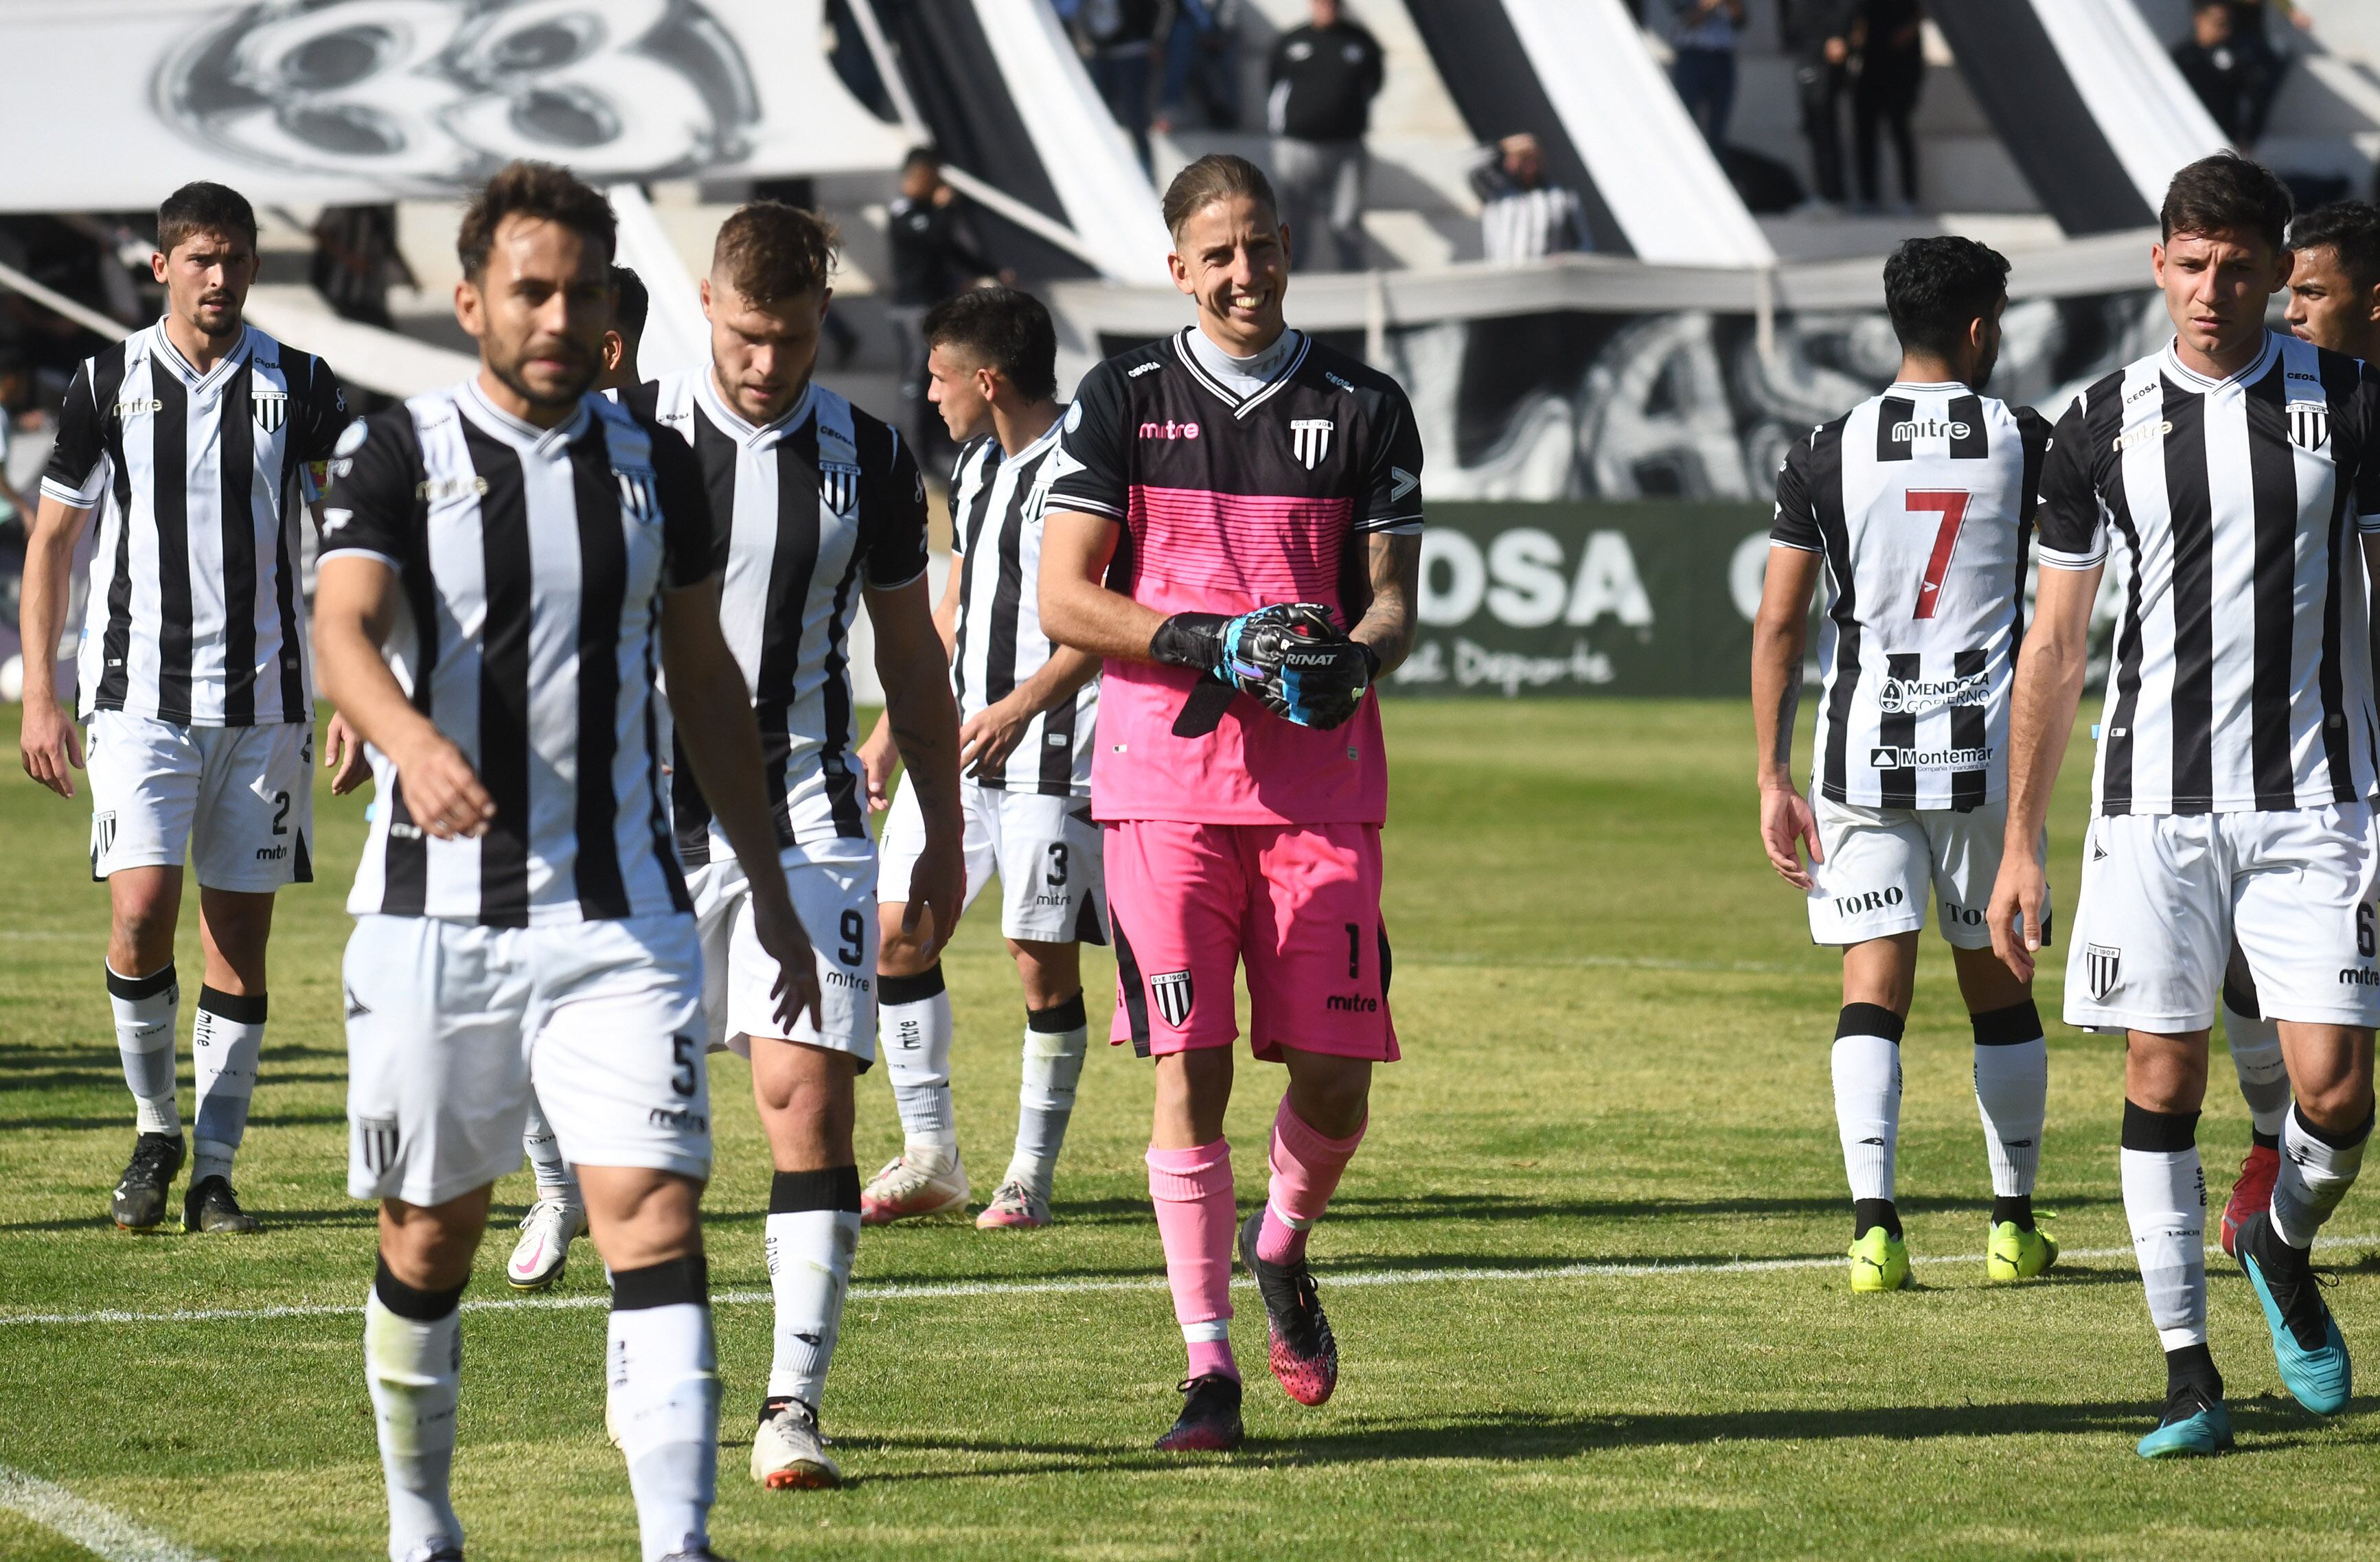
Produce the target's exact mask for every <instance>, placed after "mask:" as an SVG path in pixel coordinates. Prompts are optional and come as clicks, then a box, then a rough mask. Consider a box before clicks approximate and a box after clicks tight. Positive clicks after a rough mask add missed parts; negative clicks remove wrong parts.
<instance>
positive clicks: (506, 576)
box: [463, 418, 537, 927]
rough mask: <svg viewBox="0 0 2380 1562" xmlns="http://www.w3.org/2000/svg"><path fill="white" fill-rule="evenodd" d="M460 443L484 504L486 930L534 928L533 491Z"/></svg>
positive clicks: (474, 428)
mask: <svg viewBox="0 0 2380 1562" xmlns="http://www.w3.org/2000/svg"><path fill="white" fill-rule="evenodd" d="M463 439H464V443H465V445H466V447H467V449H468V451H469V454H470V463H471V469H472V471H473V472H474V473H475V474H476V475H477V476H478V478H480V481H481V482H482V483H483V484H485V485H486V486H485V487H484V488H483V489H482V490H480V558H481V569H482V570H483V572H484V574H483V576H482V578H483V580H484V582H485V587H484V594H485V598H486V602H487V611H486V619H485V624H484V626H483V627H482V628H481V630H480V763H479V771H480V785H481V786H482V787H484V788H485V789H486V790H487V793H488V798H489V800H490V801H491V802H492V803H493V804H494V805H495V810H496V812H495V817H493V818H492V819H491V820H489V821H488V831H487V833H486V834H485V835H483V836H481V837H480V924H481V925H482V926H490V927H525V926H528V853H529V837H530V834H531V821H530V818H529V787H530V781H529V769H530V766H531V765H532V763H533V762H534V761H533V759H532V756H531V752H530V748H529V662H530V655H529V628H530V624H531V623H532V621H533V618H534V615H535V612H536V595H537V593H536V564H535V562H534V560H533V559H532V558H531V556H530V552H529V518H528V483H527V481H526V479H525V478H524V476H523V473H522V470H521V461H520V456H519V454H518V453H516V451H514V450H513V448H512V447H511V446H510V445H507V444H505V443H504V442H502V441H500V440H498V439H496V438H495V437H494V436H493V435H491V434H488V433H485V432H483V431H482V430H480V428H479V426H478V425H477V424H475V423H473V422H472V421H471V420H470V419H469V418H465V419H464V420H463Z"/></svg>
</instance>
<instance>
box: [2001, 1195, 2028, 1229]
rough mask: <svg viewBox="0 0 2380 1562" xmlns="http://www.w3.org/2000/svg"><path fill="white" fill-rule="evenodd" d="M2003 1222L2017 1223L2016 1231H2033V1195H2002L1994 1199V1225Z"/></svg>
mask: <svg viewBox="0 0 2380 1562" xmlns="http://www.w3.org/2000/svg"><path fill="white" fill-rule="evenodd" d="M2003 1220H2013V1221H2015V1222H2016V1229H2018V1230H2020V1231H2030V1230H2032V1229H2033V1195H2032V1194H2031V1193H2002V1194H1999V1195H1997V1196H1996V1197H1994V1198H1993V1200H1992V1224H1993V1225H1995V1226H1997V1225H1998V1224H1999V1223H2000V1222H2001V1221H2003Z"/></svg>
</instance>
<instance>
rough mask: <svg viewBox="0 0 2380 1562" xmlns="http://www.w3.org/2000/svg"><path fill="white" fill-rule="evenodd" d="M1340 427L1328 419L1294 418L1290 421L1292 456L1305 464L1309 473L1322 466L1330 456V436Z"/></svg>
mask: <svg viewBox="0 0 2380 1562" xmlns="http://www.w3.org/2000/svg"><path fill="white" fill-rule="evenodd" d="M1338 427H1339V425H1338V424H1336V423H1333V422H1332V421H1330V419H1329V418H1291V419H1290V420H1289V449H1290V454H1293V455H1294V456H1296V457H1297V458H1298V460H1299V461H1301V462H1303V463H1304V464H1305V469H1306V470H1307V471H1309V472H1311V471H1312V470H1314V468H1316V467H1317V466H1321V465H1322V462H1323V458H1324V457H1325V456H1328V455H1329V454H1330V434H1331V431H1332V430H1335V429H1337V428H1338Z"/></svg>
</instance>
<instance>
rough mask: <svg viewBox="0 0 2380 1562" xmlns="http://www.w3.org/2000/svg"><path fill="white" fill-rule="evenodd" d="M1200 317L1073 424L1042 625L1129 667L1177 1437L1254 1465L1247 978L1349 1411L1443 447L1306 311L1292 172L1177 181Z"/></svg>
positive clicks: (1130, 778)
mask: <svg viewBox="0 0 2380 1562" xmlns="http://www.w3.org/2000/svg"><path fill="white" fill-rule="evenodd" d="M1164 212H1165V221H1166V227H1167V229H1168V231H1169V232H1171V233H1172V236H1173V249H1172V254H1171V255H1170V256H1169V257H1168V263H1169V264H1170V265H1171V266H1172V272H1173V279H1174V285H1175V286H1177V287H1179V288H1180V289H1181V290H1182V291H1183V292H1184V293H1186V294H1188V295H1189V296H1190V297H1192V298H1194V299H1196V301H1197V308H1198V314H1197V323H1196V324H1195V325H1193V326H1192V327H1190V328H1189V329H1187V330H1184V331H1182V332H1180V333H1176V334H1174V335H1172V336H1170V337H1168V338H1166V339H1165V340H1163V341H1160V342H1156V343H1152V344H1150V345H1147V346H1145V347H1141V348H1137V349H1135V351H1132V352H1129V353H1125V354H1123V355H1121V356H1119V357H1112V358H1110V359H1108V360H1107V361H1106V362H1105V363H1103V364H1100V365H1099V367H1098V368H1096V369H1093V370H1092V371H1091V372H1090V374H1089V375H1088V376H1087V377H1086V378H1085V380H1084V381H1083V383H1082V387H1081V390H1080V392H1079V393H1078V394H1077V396H1076V398H1075V403H1074V405H1073V406H1071V407H1069V408H1068V410H1067V413H1066V418H1065V433H1064V435H1063V438H1062V445H1061V462H1060V467H1059V471H1058V475H1057V480H1056V481H1055V482H1054V483H1053V484H1052V485H1051V487H1050V499H1049V515H1048V518H1047V520H1046V521H1045V522H1044V523H1043V535H1042V542H1041V621H1042V624H1043V626H1044V627H1045V628H1046V629H1047V630H1048V631H1049V633H1050V636H1052V637H1053V638H1055V639H1056V640H1058V641H1059V642H1060V643H1061V644H1062V645H1069V646H1074V647H1077V648H1080V649H1083V650H1087V651H1089V652H1092V653H1093V654H1095V655H1098V656H1101V657H1104V658H1105V659H1106V671H1105V673H1104V676H1103V679H1102V683H1101V687H1100V693H1099V704H1100V710H1099V753H1098V757H1097V758H1096V759H1095V761H1094V763H1093V768H1092V774H1091V803H1092V810H1093V812H1094V813H1095V814H1096V815H1097V817H1099V821H1100V823H1101V825H1102V826H1103V827H1104V829H1106V832H1107V851H1106V869H1107V874H1108V890H1109V895H1110V910H1111V917H1112V929H1113V935H1114V938H1115V951H1116V976H1117V999H1118V1001H1117V1003H1116V1010H1115V1022H1114V1028H1113V1030H1112V1032H1111V1040H1113V1041H1116V1042H1119V1043H1121V1042H1123V1041H1127V1040H1128V1041H1130V1042H1131V1043H1132V1044H1133V1047H1134V1050H1135V1052H1137V1053H1140V1054H1141V1055H1143V1056H1147V1055H1150V1054H1154V1055H1155V1056H1156V1059H1157V1063H1156V1072H1157V1081H1156V1087H1157V1099H1156V1113H1155V1124H1154V1129H1153V1132H1152V1133H1151V1136H1150V1139H1151V1142H1150V1144H1149V1150H1148V1181H1149V1193H1150V1196H1151V1197H1152V1198H1153V1199H1154V1200H1155V1202H1156V1205H1157V1224H1158V1231H1159V1234H1160V1237H1161V1238H1162V1240H1163V1242H1164V1247H1165V1266H1166V1274H1167V1277H1168V1279H1169V1280H1170V1281H1171V1282H1172V1289H1173V1309H1174V1316H1175V1318H1176V1319H1177V1321H1178V1322H1179V1323H1180V1324H1181V1326H1182V1336H1183V1339H1184V1344H1185V1345H1186V1347H1187V1349H1188V1354H1189V1371H1188V1373H1187V1374H1185V1380H1184V1383H1183V1391H1184V1396H1185V1398H1184V1403H1183V1409H1182V1415H1181V1418H1180V1420H1179V1421H1177V1422H1176V1423H1174V1425H1173V1427H1172V1430H1171V1431H1169V1432H1168V1433H1167V1434H1166V1435H1164V1436H1163V1437H1161V1438H1160V1439H1159V1441H1158V1447H1160V1448H1168V1449H1180V1450H1205V1449H1220V1448H1228V1447H1233V1446H1234V1445H1235V1444H1237V1443H1238V1441H1239V1439H1240V1435H1241V1422H1240V1398H1241V1396H1240V1377H1239V1368H1238V1366H1237V1365H1236V1363H1235V1362H1233V1357H1232V1346H1231V1334H1230V1320H1231V1316H1232V1301H1231V1289H1230V1287H1231V1269H1232V1241H1233V1238H1232V1229H1233V1207H1232V1159H1231V1146H1230V1145H1229V1144H1226V1143H1225V1142H1224V1139H1223V1111H1224V1107H1225V1106H1226V1104H1227V1103H1228V1102H1229V1100H1230V1098H1231V1089H1232V1043H1233V1039H1234V1038H1235V1037H1236V1036H1237V1035H1238V1024H1237V1021H1236V1019H1235V1017H1234V1014H1233V1001H1232V979H1233V967H1234V966H1235V965H1239V964H1241V963H1245V966H1246V968H1247V977H1248V996H1249V1000H1250V1006H1251V1010H1252V1013H1253V1020H1252V1032H1253V1034H1252V1035H1251V1036H1250V1038H1249V1039H1250V1041H1251V1042H1252V1043H1253V1045H1254V1048H1255V1051H1256V1055H1257V1057H1258V1058H1259V1059H1266V1060H1268V1061H1272V1060H1278V1061H1280V1062H1281V1063H1283V1064H1285V1065H1287V1068H1288V1073H1289V1089H1288V1093H1287V1094H1286V1095H1285V1096H1283V1097H1282V1098H1281V1106H1280V1108H1279V1110H1278V1111H1277V1113H1276V1114H1275V1116H1274V1118H1273V1125H1272V1135H1271V1153H1270V1156H1269V1159H1270V1163H1271V1168H1272V1181H1271V1185H1270V1188H1269V1193H1268V1196H1267V1198H1266V1201H1265V1204H1264V1206H1263V1207H1262V1208H1261V1209H1258V1210H1257V1212H1256V1213H1255V1214H1253V1215H1251V1216H1249V1217H1248V1219H1247V1222H1246V1224H1245V1225H1244V1226H1241V1227H1240V1230H1239V1248H1240V1256H1241V1258H1242V1260H1243V1261H1244V1262H1245V1264H1246V1265H1247V1266H1248V1269H1249V1271H1250V1273H1251V1274H1252V1275H1253V1276H1254V1277H1255V1279H1256V1282H1257V1288H1258V1290H1260V1292H1261V1293H1262V1295H1263V1297H1264V1304H1265V1314H1266V1316H1267V1319H1268V1322H1269V1327H1270V1335H1271V1353H1270V1364H1271V1366H1272V1371H1273V1375H1274V1376H1275V1377H1276V1378H1278V1379H1280V1380H1281V1386H1283V1387H1284V1388H1285V1389H1287V1390H1288V1391H1289V1393H1290V1395H1291V1397H1292V1398H1293V1399H1297V1400H1298V1401H1299V1402H1300V1403H1302V1404H1308V1405H1318V1404H1320V1403H1322V1401H1323V1400H1325V1399H1329V1398H1330V1391H1331V1389H1332V1387H1333V1386H1335V1385H1336V1383H1337V1381H1338V1374H1339V1351H1338V1346H1337V1344H1336V1343H1335V1341H1334V1340H1333V1338H1332V1336H1331V1333H1330V1324H1329V1322H1328V1320H1327V1319H1326V1318H1325V1317H1324V1316H1323V1312H1322V1305H1321V1302H1320V1300H1319V1298H1318V1296H1317V1295H1316V1293H1315V1286H1314V1278H1313V1277H1312V1276H1311V1275H1310V1274H1309V1273H1308V1272H1307V1269H1306V1260H1305V1243H1306V1234H1307V1231H1308V1229H1310V1228H1311V1227H1312V1226H1313V1224H1314V1222H1315V1221H1316V1220H1317V1219H1318V1217H1320V1216H1321V1214H1322V1212H1323V1208H1324V1206H1325V1205H1327V1204H1328V1203H1329V1202H1330V1195H1331V1193H1332V1192H1333V1191H1334V1190H1335V1189H1336V1188H1337V1187H1338V1185H1339V1180H1340V1177H1341V1175H1342V1173H1343V1172H1344V1171H1345V1169H1346V1167H1347V1163H1348V1161H1349V1159H1350V1158H1351V1157H1352V1156H1354V1153H1355V1147H1356V1145H1357V1144H1360V1143H1361V1142H1362V1140H1363V1137H1364V1130H1365V1126H1366V1102H1367V1100H1368V1098H1369V1096H1370V1092H1371V1081H1372V1066H1373V1065H1374V1064H1375V1063H1378V1062H1385V1061H1389V1060H1392V1059H1395V1058H1396V1056H1397V1040H1396V1032H1395V1030H1394V1028H1393V1027H1392V1026H1391V1024H1390V1017H1389V1001H1388V997H1389V940H1388V934H1387V932H1386V930H1385V929H1384V928H1383V927H1382V926H1381V922H1380V825H1381V823H1382V821H1383V819H1384V818H1385V817H1386V816H1387V812H1388V762H1387V757H1386V756H1385V755H1384V754H1383V753H1382V751H1381V737H1380V715H1379V706H1378V701H1377V700H1375V699H1372V698H1368V697H1366V696H1367V695H1368V693H1369V684H1371V683H1372V682H1373V681H1374V680H1376V679H1377V678H1378V676H1379V675H1380V674H1381V673H1383V672H1387V671H1389V670H1390V669H1392V668H1394V667H1395V666H1396V665H1397V664H1398V663H1399V662H1400V661H1402V660H1403V659H1404V657H1405V655H1406V653H1407V652H1409V651H1410V650H1411V649H1412V648H1413V638H1414V631H1415V618H1414V601H1415V591H1416V589H1417V585H1418V577H1419V575H1420V567H1421V536H1420V530H1421V520H1422V502H1421V441H1420V437H1419V435H1418V433H1417V432H1416V431H1415V427H1414V420H1413V411H1412V408H1411V407H1410V406H1408V405H1407V404H1406V401H1405V396H1404V393H1403V391H1401V390H1400V389H1398V387H1397V385H1396V383H1395V381H1391V380H1390V379H1389V378H1388V376H1386V375H1384V374H1381V373H1378V371H1376V370H1374V369H1367V368H1366V367H1365V366H1364V365H1363V364H1361V363H1358V362H1356V361H1355V360H1354V359H1353V358H1351V357H1346V356H1345V355H1343V354H1341V353H1337V352H1334V351H1332V350H1331V349H1330V347H1328V346H1326V345H1323V344H1322V343H1320V342H1318V341H1316V340H1314V339H1313V338H1312V337H1311V336H1308V335H1307V334H1305V333H1304V332H1300V331H1293V330H1291V329H1289V327H1288V326H1287V324H1286V323H1285V322H1284V321H1283V320H1282V314H1281V295H1282V292H1283V290H1284V289H1285V288H1286V287H1287V286H1288V284H1289V261H1290V240H1291V235H1290V234H1289V233H1288V231H1287V230H1286V229H1284V228H1283V227H1282V226H1281V219H1280V214H1279V208H1278V207H1277V206H1276V205H1275V204H1274V201H1273V194H1272V189H1271V187H1270V186H1269V184H1268V183H1267V182H1266V180H1265V176H1264V175H1263V174H1262V173H1261V172H1260V171H1259V170H1258V169H1257V167H1256V166H1255V164H1253V163H1249V162H1247V161H1246V160H1245V159H1243V158H1238V157H1231V156H1224V155H1211V156H1207V157H1202V158H1200V159H1198V160H1197V161H1196V163H1191V164H1190V165H1189V166H1188V167H1187V168H1184V170H1183V171H1182V172H1181V173H1180V174H1179V175H1177V176H1175V177H1174V180H1173V182H1172V185H1171V187H1169V188H1168V189H1167V190H1166V193H1165V201H1164Z"/></svg>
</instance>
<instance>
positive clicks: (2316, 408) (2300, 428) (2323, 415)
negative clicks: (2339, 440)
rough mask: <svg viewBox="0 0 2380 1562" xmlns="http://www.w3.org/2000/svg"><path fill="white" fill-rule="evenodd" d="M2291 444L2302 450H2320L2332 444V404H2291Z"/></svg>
mask: <svg viewBox="0 0 2380 1562" xmlns="http://www.w3.org/2000/svg"><path fill="white" fill-rule="evenodd" d="M2289 442H2290V443H2291V444H2293V445H2295V446H2297V447H2298V448H2299V449H2300V450H2320V449H2321V448H2322V447H2323V446H2325V445H2326V444H2328V443H2329V442H2330V404H2329V403H2328V402H2319V401H2293V402H2291V403H2289Z"/></svg>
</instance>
